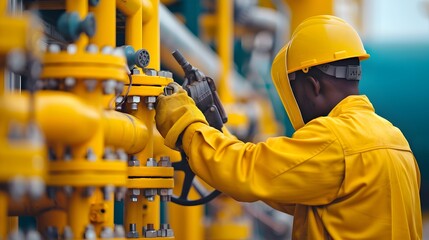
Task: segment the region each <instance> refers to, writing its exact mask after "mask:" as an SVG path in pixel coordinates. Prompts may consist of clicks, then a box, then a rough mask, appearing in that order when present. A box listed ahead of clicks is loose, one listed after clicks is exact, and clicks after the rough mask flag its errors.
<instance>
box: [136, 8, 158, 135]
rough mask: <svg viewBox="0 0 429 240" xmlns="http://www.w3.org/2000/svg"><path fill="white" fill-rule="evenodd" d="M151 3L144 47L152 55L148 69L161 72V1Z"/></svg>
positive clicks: (144, 32)
mask: <svg viewBox="0 0 429 240" xmlns="http://www.w3.org/2000/svg"><path fill="white" fill-rule="evenodd" d="M150 2H151V3H152V12H151V15H152V16H151V18H150V20H149V21H147V22H146V23H144V24H143V27H142V33H143V38H142V41H143V42H142V47H143V48H144V49H146V50H148V51H149V54H150V62H149V65H148V68H153V69H155V70H157V71H159V70H160V66H161V59H160V55H161V50H160V30H159V0H150ZM140 24H141V22H140ZM148 129H149V128H148Z"/></svg>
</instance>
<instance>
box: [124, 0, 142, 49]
mask: <svg viewBox="0 0 429 240" xmlns="http://www.w3.org/2000/svg"><path fill="white" fill-rule="evenodd" d="M141 25H142V6H141V5H139V6H138V10H137V11H136V12H134V13H133V14H132V15H129V16H128V17H127V19H126V20H125V44H126V45H131V46H133V48H134V49H135V50H136V51H137V50H139V49H141V48H142V28H141Z"/></svg>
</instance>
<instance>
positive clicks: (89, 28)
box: [57, 12, 96, 43]
mask: <svg viewBox="0 0 429 240" xmlns="http://www.w3.org/2000/svg"><path fill="white" fill-rule="evenodd" d="M95 27H96V26H95V17H94V14H92V13H88V15H86V17H85V19H84V20H82V21H81V20H80V18H79V14H78V13H77V12H65V13H63V14H62V15H61V17H60V18H59V19H58V22H57V28H58V31H59V32H60V33H61V34H62V36H63V37H64V39H65V40H66V41H68V42H70V43H72V42H75V41H76V40H77V39H78V38H79V36H80V34H81V33H85V34H86V35H87V36H88V37H92V36H94V34H95Z"/></svg>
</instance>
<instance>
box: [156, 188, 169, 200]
mask: <svg viewBox="0 0 429 240" xmlns="http://www.w3.org/2000/svg"><path fill="white" fill-rule="evenodd" d="M158 195H159V196H160V198H161V201H162V202H169V201H171V195H173V189H171V188H159V189H158Z"/></svg>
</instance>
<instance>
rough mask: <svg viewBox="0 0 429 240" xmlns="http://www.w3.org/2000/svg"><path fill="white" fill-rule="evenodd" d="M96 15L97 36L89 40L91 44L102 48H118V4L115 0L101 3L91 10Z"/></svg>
mask: <svg viewBox="0 0 429 240" xmlns="http://www.w3.org/2000/svg"><path fill="white" fill-rule="evenodd" d="M89 10H90V11H91V12H93V13H94V16H95V22H96V24H97V25H96V27H97V29H96V31H95V35H94V36H93V37H91V38H90V39H89V42H90V43H94V44H97V45H98V46H100V47H104V46H111V47H116V28H115V27H113V26H116V2H115V1H114V0H106V1H99V2H98V5H97V6H96V7H90V9H89Z"/></svg>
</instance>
